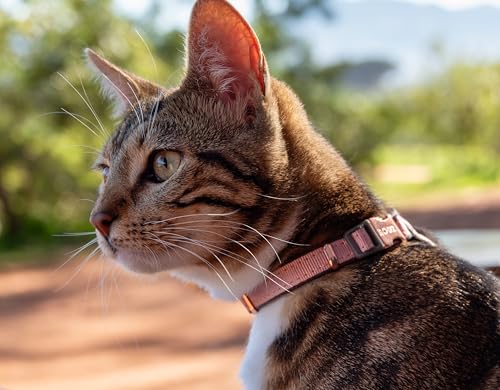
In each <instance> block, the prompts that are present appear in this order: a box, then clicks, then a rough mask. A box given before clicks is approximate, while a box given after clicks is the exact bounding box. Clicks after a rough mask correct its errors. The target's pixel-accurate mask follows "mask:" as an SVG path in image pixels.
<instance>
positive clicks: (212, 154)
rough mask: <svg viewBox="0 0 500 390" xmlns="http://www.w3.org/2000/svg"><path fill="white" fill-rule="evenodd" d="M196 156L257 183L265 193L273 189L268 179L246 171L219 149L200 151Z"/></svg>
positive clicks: (241, 178)
mask: <svg viewBox="0 0 500 390" xmlns="http://www.w3.org/2000/svg"><path fill="white" fill-rule="evenodd" d="M196 157H198V158H199V159H200V160H202V161H204V162H206V163H209V164H217V165H219V166H221V167H222V168H224V169H225V170H227V171H228V172H230V173H231V174H232V175H233V176H234V177H235V178H237V179H239V180H242V181H246V182H251V183H253V184H255V185H256V186H257V187H259V188H260V190H261V192H262V193H264V194H267V193H269V192H270V191H271V188H272V185H271V183H270V182H269V181H268V180H266V179H264V178H263V177H260V176H259V175H258V174H247V173H244V172H243V171H242V170H240V169H239V168H238V166H237V165H236V164H235V163H234V162H232V161H230V160H229V159H228V158H226V157H225V156H223V155H222V154H221V153H219V152H217V151H206V152H200V153H197V154H196Z"/></svg>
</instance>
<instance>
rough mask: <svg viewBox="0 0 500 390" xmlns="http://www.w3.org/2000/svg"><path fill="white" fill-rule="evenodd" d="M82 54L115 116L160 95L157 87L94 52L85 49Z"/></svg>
mask: <svg viewBox="0 0 500 390" xmlns="http://www.w3.org/2000/svg"><path fill="white" fill-rule="evenodd" d="M84 52H85V56H86V58H87V62H88V65H89V67H90V68H91V69H92V71H94V73H95V74H96V75H97V76H98V77H99V79H100V83H101V87H102V90H103V92H104V94H105V95H106V96H107V97H108V98H109V99H110V100H111V101H112V102H113V103H114V108H115V109H114V114H115V115H116V116H122V115H123V114H124V113H125V112H126V111H128V110H130V109H132V108H133V107H134V106H136V105H137V104H138V103H139V102H140V101H141V100H143V99H145V98H148V97H154V96H158V94H159V93H160V87H159V86H157V85H155V84H153V83H151V82H149V81H147V80H144V79H142V78H140V77H138V76H135V75H133V74H132V73H129V72H126V71H124V70H122V69H120V68H118V67H117V66H116V65H113V64H112V63H111V62H109V61H107V60H106V59H104V58H103V57H101V56H100V55H98V54H97V53H96V52H95V51H93V50H91V49H88V48H87V49H85V51H84Z"/></svg>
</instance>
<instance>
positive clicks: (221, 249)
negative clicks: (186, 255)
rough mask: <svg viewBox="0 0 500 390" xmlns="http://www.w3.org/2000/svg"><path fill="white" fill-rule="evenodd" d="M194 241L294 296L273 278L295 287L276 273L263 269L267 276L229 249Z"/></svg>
mask: <svg viewBox="0 0 500 390" xmlns="http://www.w3.org/2000/svg"><path fill="white" fill-rule="evenodd" d="M173 240H174V241H175V240H176V239H175V238H174V239H173ZM180 241H182V240H180ZM194 241H198V242H199V243H201V244H204V245H207V246H209V247H211V248H212V249H213V250H214V251H215V252H217V253H219V254H221V255H223V256H227V257H229V258H231V259H234V260H236V261H238V262H239V263H241V264H244V265H246V266H247V267H250V268H251V269H253V270H254V271H256V272H258V273H260V274H261V275H262V276H264V278H267V279H269V280H270V281H271V282H273V283H274V284H276V285H277V286H278V287H280V288H281V289H283V290H284V291H286V292H289V293H292V294H293V292H292V291H290V290H288V289H287V288H286V287H284V286H282V285H281V284H280V283H278V282H276V280H274V279H273V278H276V279H277V280H279V281H280V282H283V283H284V284H285V285H288V286H289V287H293V286H292V285H291V284H290V283H288V282H287V281H286V280H283V279H281V278H280V277H279V276H278V275H276V274H275V273H273V272H271V271H269V270H268V269H263V271H265V272H266V273H267V274H266V273H264V272H263V271H262V270H259V269H258V268H257V267H254V266H253V265H251V264H249V263H247V262H246V261H245V260H246V259H245V258H244V257H242V256H240V255H238V254H237V253H234V252H231V251H229V250H227V249H224V248H221V247H218V246H216V245H211V244H207V243H206V242H205V241H200V240H194ZM184 242H186V241H184ZM228 253H229V254H228ZM231 254H233V255H234V256H233V255H231ZM235 256H237V257H240V258H241V259H243V260H241V259H238V258H237V257H235ZM269 275H271V276H272V277H271V276H269Z"/></svg>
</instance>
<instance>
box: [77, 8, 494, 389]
mask: <svg viewBox="0 0 500 390" xmlns="http://www.w3.org/2000/svg"><path fill="white" fill-rule="evenodd" d="M86 55H87V59H88V62H89V65H90V66H91V67H92V68H93V70H94V71H95V73H96V74H97V75H98V76H99V77H100V79H101V84H102V87H103V89H104V91H105V92H106V94H107V95H109V96H110V97H111V98H112V100H114V102H115V103H116V109H117V114H118V115H119V116H120V117H121V118H122V121H121V123H120V124H119V126H118V128H117V129H116V131H115V132H114V134H113V135H112V136H111V139H110V140H109V141H108V142H107V143H106V145H105V146H104V148H103V150H102V153H101V154H100V157H99V158H98V160H97V162H96V166H97V167H99V168H100V169H101V170H102V174H103V177H104V179H103V182H102V184H101V186H100V190H99V196H98V200H97V202H96V204H95V207H94V210H93V211H92V215H91V222H92V224H93V225H94V226H95V227H96V230H97V235H98V240H99V245H100V247H101V249H102V251H103V252H104V253H105V254H106V255H108V256H109V257H111V258H114V259H116V261H118V262H119V263H121V264H123V265H124V266H125V267H127V268H128V269H130V270H133V271H136V272H143V273H155V272H160V271H170V272H171V273H172V274H174V275H176V276H177V277H180V278H182V279H184V280H187V281H189V282H193V283H196V284H198V285H199V286H201V287H202V288H204V289H206V290H207V291H208V292H209V293H210V294H211V295H212V296H213V297H214V298H217V299H229V300H236V299H240V298H241V297H244V298H248V297H249V295H248V294H250V293H251V291H252V290H254V289H255V288H256V287H257V286H261V288H263V289H264V290H265V289H266V288H267V287H266V286H276V285H278V286H279V287H280V288H281V289H282V290H284V291H286V293H285V294H282V295H279V296H278V297H276V298H275V299H271V300H269V301H267V302H265V304H263V305H262V306H261V307H259V308H258V311H257V313H256V314H255V318H254V321H253V325H252V329H251V332H250V337H249V342H248V346H247V351H246V355H245V358H244V361H243V366H242V369H241V376H242V379H243V382H244V385H245V388H247V389H311V390H313V389H314V390H319V389H389V388H393V389H413V388H421V389H476V388H489V389H498V383H499V382H498V380H499V370H498V357H499V349H500V338H499V330H498V314H497V313H498V302H499V284H498V281H497V280H496V279H495V278H494V277H493V276H492V275H490V274H488V273H486V272H484V271H482V270H480V269H477V268H475V267H473V266H471V265H470V264H468V263H466V262H464V261H462V260H460V259H457V258H456V257H454V256H452V255H451V254H449V253H447V252H446V251H445V250H444V249H442V248H440V247H439V246H435V245H433V244H432V242H431V241H430V240H429V239H426V238H425V237H423V236H422V235H419V234H417V233H415V235H414V236H416V237H417V239H411V240H401V242H400V243H399V245H393V246H391V247H390V248H386V249H385V250H382V251H378V252H373V253H371V252H370V253H371V254H370V253H368V255H367V256H364V257H362V256H360V257H359V259H358V260H357V261H353V262H350V263H349V264H347V265H346V266H344V267H341V268H339V269H337V270H336V272H333V268H335V267H332V272H328V271H327V272H322V273H317V274H315V275H313V276H312V277H309V278H307V280H303V283H302V284H300V286H297V288H291V287H290V288H287V286H291V284H290V283H288V282H287V280H286V279H285V278H284V277H283V278H277V277H274V276H273V275H274V274H277V273H278V272H279V271H280V269H283V267H286V266H287V265H290V264H294V261H296V260H295V259H299V258H307V255H308V254H310V253H312V251H314V250H317V248H320V249H321V248H322V247H323V246H324V245H325V244H328V243H332V242H335V241H336V240H339V239H342V237H344V236H345V233H346V232H348V231H350V230H351V229H353V228H354V227H356V226H358V225H359V224H362V223H363V221H366V220H367V219H369V218H373V217H380V218H386V217H387V215H388V214H389V213H390V211H389V210H388V209H387V207H386V206H385V205H384V203H382V202H381V201H380V200H378V199H377V198H376V197H375V196H374V195H373V194H372V193H371V192H370V191H369V190H368V189H367V188H366V187H365V185H364V184H363V183H362V182H361V181H360V180H359V179H358V177H357V176H356V174H355V173H353V171H352V170H351V169H350V168H349V166H348V165H347V163H346V162H345V161H344V160H343V158H342V157H341V156H340V155H339V153H338V152H337V151H336V150H335V149H334V148H333V147H332V146H331V145H330V144H329V143H328V142H327V141H326V140H325V139H324V138H323V137H322V136H320V135H319V134H318V133H316V132H315V130H314V129H313V127H312V126H311V123H310V122H309V120H308V118H307V115H306V113H305V111H304V109H303V107H302V105H301V103H300V101H299V99H298V98H297V97H296V96H295V94H294V93H293V92H292V91H291V90H290V88H289V87H287V86H286V85H285V84H284V83H282V82H280V81H278V80H276V79H273V78H272V77H271V76H270V74H269V70H268V67H267V64H266V60H265V58H264V55H263V53H262V51H261V48H260V44H259V41H258V39H257V37H256V35H255V33H254V32H253V30H252V28H251V27H250V26H249V25H248V23H247V22H246V21H245V20H244V19H243V17H242V16H241V15H240V14H239V13H238V12H237V11H236V10H235V9H234V8H233V7H232V6H231V5H230V4H229V3H228V2H227V1H225V0H199V1H197V2H196V4H195V5H194V9H193V11H192V16H191V22H190V28H189V34H188V38H187V55H186V57H187V71H186V75H185V78H184V80H183V82H182V83H181V85H180V86H179V87H178V88H173V89H165V88H163V87H161V86H159V85H156V84H154V83H152V82H149V81H146V80H144V79H142V78H139V77H137V76H135V75H132V74H131V73H129V72H126V71H124V70H121V69H119V68H118V67H116V66H115V65H113V64H111V63H110V62H108V61H107V60H105V59H104V58H102V57H100V56H99V55H97V54H96V53H95V52H94V51H92V50H90V49H87V50H86ZM332 126H335V124H334V123H332ZM363 226H364V225H363ZM391 229H392V228H391ZM419 237H420V239H418V238H419ZM304 256H306V257H304ZM332 256H333V255H332ZM334 257H335V256H333V257H332V259H333V258H334ZM314 276H316V277H314ZM263 280H267V285H266V284H263ZM262 286H264V287H262ZM246 303H247V306H248V305H249V303H248V299H246ZM250 308H251V309H252V307H251V304H250ZM253 309H256V308H255V307H254V308H253Z"/></svg>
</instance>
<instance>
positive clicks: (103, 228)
mask: <svg viewBox="0 0 500 390" xmlns="http://www.w3.org/2000/svg"><path fill="white" fill-rule="evenodd" d="M114 219H115V218H114V217H113V216H112V215H111V214H109V213H107V212H104V211H100V212H98V213H95V214H92V216H91V217H90V223H91V224H92V225H94V227H95V228H96V229H97V230H99V232H100V233H101V234H102V235H103V236H104V237H106V238H107V237H108V236H109V231H110V230H111V224H112V223H113V221H114Z"/></svg>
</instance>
